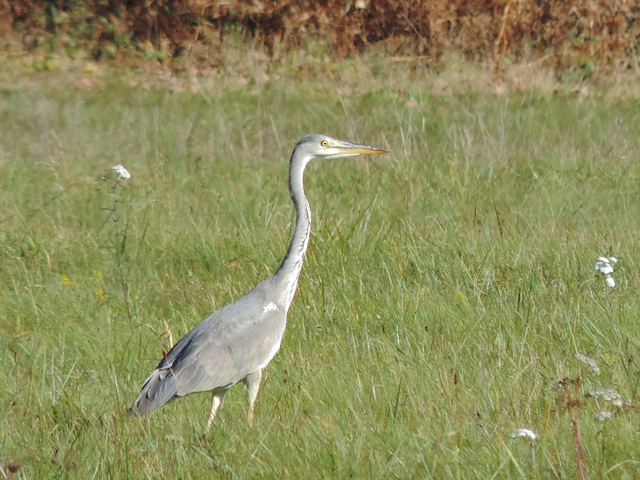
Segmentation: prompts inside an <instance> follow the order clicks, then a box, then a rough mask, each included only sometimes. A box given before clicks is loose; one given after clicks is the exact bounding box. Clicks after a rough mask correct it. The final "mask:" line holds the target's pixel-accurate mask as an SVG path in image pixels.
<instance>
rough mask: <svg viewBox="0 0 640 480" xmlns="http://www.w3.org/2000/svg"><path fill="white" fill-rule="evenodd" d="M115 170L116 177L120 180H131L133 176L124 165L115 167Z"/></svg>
mask: <svg viewBox="0 0 640 480" xmlns="http://www.w3.org/2000/svg"><path fill="white" fill-rule="evenodd" d="M113 170H114V171H115V172H116V175H118V177H119V178H123V179H125V180H128V179H130V178H131V174H130V173H129V171H128V170H127V169H126V168H124V167H123V166H122V165H116V166H115V167H113Z"/></svg>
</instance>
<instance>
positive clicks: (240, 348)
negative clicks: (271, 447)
mask: <svg viewBox="0 0 640 480" xmlns="http://www.w3.org/2000/svg"><path fill="white" fill-rule="evenodd" d="M372 153H388V152H387V150H383V149H381V148H376V147H370V146H367V145H358V144H354V143H349V142H345V141H342V140H336V139H335V138H331V137H327V136H325V135H318V134H310V135H306V136H304V137H302V139H300V141H299V142H298V143H297V144H296V146H295V148H294V149H293V153H292V154H291V160H290V163H289V194H290V196H291V200H292V202H293V206H294V209H295V214H296V222H295V227H294V229H293V235H292V238H291V244H290V245H289V249H288V250H287V253H286V254H285V257H284V260H283V261H282V264H281V265H280V268H278V270H277V271H276V273H275V274H274V275H273V276H272V277H270V278H268V279H266V280H264V281H263V282H261V283H259V284H258V285H256V286H255V287H254V288H253V290H251V291H250V292H249V293H247V294H246V295H244V296H243V297H241V298H239V299H237V300H236V301H234V302H233V303H230V304H229V305H227V306H225V307H223V308H221V309H220V310H218V311H216V312H214V313H212V314H211V315H210V316H209V317H207V318H206V319H204V320H203V321H202V322H200V323H199V324H198V325H196V326H195V327H194V328H193V330H191V331H190V332H189V333H187V334H186V335H185V336H184V337H182V338H181V339H180V340H179V341H178V343H176V344H175V345H174V346H173V348H172V349H171V350H170V351H169V353H167V354H165V355H164V358H163V359H162V361H160V363H159V364H158V366H157V367H156V369H155V370H154V371H153V372H152V373H151V375H149V377H148V378H147V379H146V380H145V382H144V385H143V386H142V390H141V392H140V394H139V395H138V398H136V400H135V402H134V403H133V406H132V407H131V408H130V409H129V413H130V414H131V413H136V414H147V413H150V412H153V411H154V410H156V409H158V408H160V407H162V406H163V405H164V404H165V403H167V402H168V401H170V400H173V399H175V398H179V397H184V396H186V395H189V394H191V393H196V392H208V391H211V392H213V399H212V402H211V413H210V414H209V419H208V421H207V426H206V430H205V431H208V430H209V428H210V427H211V424H212V423H213V421H214V420H215V418H216V412H217V411H218V408H219V407H220V404H221V403H222V398H223V396H224V394H225V393H226V391H227V390H228V389H229V388H231V387H232V386H233V385H235V384H236V383H239V382H240V381H242V382H243V383H244V385H245V387H246V390H247V400H248V403H249V409H248V421H249V424H250V425H252V424H253V408H254V402H255V400H256V397H257V395H258V389H259V388H260V379H261V377H262V370H263V369H264V368H265V367H266V366H267V364H268V363H269V362H270V361H271V359H272V358H273V357H274V355H275V354H276V352H277V351H278V349H279V348H280V342H281V341H282V336H283V334H284V329H285V325H286V321H287V311H288V310H289V306H290V305H291V301H292V300H293V295H294V294H295V291H296V287H297V285H298V278H299V277H300V271H301V269H302V262H303V260H304V256H305V253H306V251H307V246H308V244H309V235H310V233H311V209H310V207H309V202H308V201H307V198H306V196H305V194H304V185H303V174H304V169H305V167H306V166H307V164H308V163H309V162H310V161H311V160H314V159H335V158H342V157H352V156H356V155H364V154H372Z"/></svg>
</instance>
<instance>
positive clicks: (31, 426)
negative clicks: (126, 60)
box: [0, 64, 640, 478]
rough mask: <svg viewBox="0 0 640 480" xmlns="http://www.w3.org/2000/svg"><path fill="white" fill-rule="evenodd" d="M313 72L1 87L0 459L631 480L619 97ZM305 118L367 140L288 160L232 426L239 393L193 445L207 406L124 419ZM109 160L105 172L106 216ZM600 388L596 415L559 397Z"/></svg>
mask: <svg viewBox="0 0 640 480" xmlns="http://www.w3.org/2000/svg"><path fill="white" fill-rule="evenodd" d="M318 68H320V67H318V66H317V65H314V64H311V65H302V66H301V67H299V68H298V69H296V70H291V71H283V72H280V77H279V78H278V77H277V76H276V75H273V74H272V73H271V72H270V75H271V76H272V78H271V80H270V81H268V82H267V83H266V84H263V85H257V84H255V83H254V82H252V81H249V82H248V84H247V85H246V86H245V87H237V86H233V83H231V82H226V83H225V82H223V81H220V82H221V83H220V84H216V83H212V84H208V85H202V84H199V85H195V87H197V88H195V87H194V85H191V87H192V88H190V89H185V90H184V91H179V90H176V89H174V90H172V91H166V90H162V89H153V88H143V87H141V86H129V85H128V83H127V81H125V80H120V79H119V77H118V75H117V74H115V73H113V74H107V75H106V76H105V77H104V79H103V81H102V83H97V84H96V85H97V86H95V87H93V88H69V87H68V85H67V84H65V81H66V80H70V79H69V78H65V77H64V74H63V73H59V74H56V75H58V76H60V77H56V76H55V75H54V77H53V78H49V77H47V78H43V77H40V78H39V77H32V78H31V83H30V84H29V86H22V87H18V86H12V85H10V84H9V83H5V84H4V85H3V87H2V88H3V89H2V103H1V104H0V105H1V109H0V129H1V131H2V142H1V144H0V185H1V190H0V256H1V263H0V286H1V288H0V327H1V331H2V335H1V337H0V342H1V348H0V365H1V367H2V370H3V372H4V374H3V376H2V377H0V378H1V380H0V382H1V389H0V399H1V402H2V408H3V411H4V415H2V416H1V417H0V428H1V431H2V436H1V437H0V438H1V440H0V442H1V443H0V466H2V470H3V472H5V474H6V475H7V476H9V477H10V478H22V477H24V478H54V477H55V478H59V477H73V478H203V477H207V478H208V477H211V476H214V477H233V478H254V477H259V476H263V477H285V478H305V477H313V478H318V477H322V478H325V477H331V478H346V477H350V476H353V477H356V478H393V477H397V478H408V477H418V478H425V477H430V476H432V477H434V478H492V477H494V478H508V477H515V478H521V477H528V478H531V477H542V478H575V477H576V475H579V470H580V469H582V470H583V472H584V474H585V475H589V476H592V477H608V478H621V477H628V478H633V477H635V476H636V475H637V474H636V472H637V469H638V462H639V461H640V447H638V445H639V442H638V417H637V405H638V403H637V402H638V400H637V390H638V380H639V366H638V355H639V347H640V338H639V335H638V326H637V322H638V317H639V315H640V302H639V301H638V296H637V292H638V288H639V286H640V285H639V284H638V275H637V274H636V273H635V272H637V271H638V261H637V258H640V251H639V248H640V247H639V246H638V241H637V239H638V237H639V235H640V231H639V229H640V228H639V227H640V223H639V217H638V199H639V198H638V197H639V193H640V192H639V187H638V178H639V173H640V167H639V166H638V162H637V154H636V152H637V151H638V150H639V147H640V145H639V143H640V140H639V137H638V135H637V125H638V124H639V121H640V118H639V117H640V107H639V106H638V104H637V102H629V101H621V100H617V99H616V97H610V96H607V95H604V94H603V95H592V96H584V95H573V94H569V93H555V94H554V93H551V92H546V91H537V90H536V89H531V90H529V91H527V92H526V93H504V94H480V93H473V92H470V93H464V94H463V93H460V94H453V93H450V94H447V93H446V91H447V89H444V92H445V93H443V90H437V91H436V89H435V87H433V86H432V85H434V84H435V83H437V81H438V78H436V77H433V76H426V77H425V78H423V79H416V78H415V77H412V76H411V73H410V72H409V71H407V72H406V73H405V72H403V71H402V70H400V69H397V70H396V71H395V72H396V75H398V77H397V78H396V79H395V80H394V81H387V80H385V76H384V75H385V74H384V72H381V73H380V74H376V70H375V69H373V70H366V71H365V73H366V75H359V76H358V75H355V74H353V71H354V70H353V68H355V67H353V65H349V64H345V65H342V66H337V67H336V68H337V70H334V71H333V72H324V73H321V74H320V75H318V77H315V76H313V75H310V74H309V72H311V73H314V74H315V73H318V71H317V70H316V69H318ZM361 68H364V67H361ZM5 75H6V74H5ZM308 132H319V133H327V134H330V135H333V136H336V137H340V138H345V139H347V140H353V141H358V142H365V143H370V144H375V145H378V146H381V147H385V148H389V149H390V150H392V151H393V154H392V155H390V156H387V157H386V158H382V157H381V158H375V159H357V160H340V161H335V162H326V163H317V164H312V165H310V166H309V168H308V169H307V174H306V189H307V193H308V197H309V200H310V203H311V206H312V210H313V213H314V227H313V234H312V239H311V244H310V249H309V253H308V257H307V260H306V264H305V267H304V269H303V273H302V277H301V281H300V287H299V290H298V293H297V295H296V298H295V299H294V303H293V305H292V308H291V311H290V314H289V325H288V327H287V331H286V334H285V338H284V341H283V344H282V347H281V350H280V352H279V353H278V355H277V356H276V357H275V359H274V360H273V362H272V363H271V365H270V366H269V367H268V368H267V369H266V371H265V377H264V384H263V386H262V389H261V391H260V395H259V397H258V403H257V409H256V426H255V427H254V428H253V429H251V428H249V427H248V426H247V425H246V421H245V414H246V405H245V402H244V398H243V395H244V392H243V391H242V388H241V387H236V388H234V389H232V390H231V391H230V393H229V394H228V395H227V397H226V398H225V402H224V405H223V408H222V410H221V416H220V418H219V421H218V425H217V426H216V428H214V429H213V430H212V432H211V433H210V434H209V435H208V436H206V437H205V436H203V428H204V424H205V422H206V417H207V414H208V406H209V401H210V398H209V395H194V396H192V397H189V398H187V399H183V400H180V401H178V402H174V403H172V404H170V405H168V406H166V407H165V408H163V409H162V410H161V411H159V412H156V413H154V414H152V415H151V416H148V417H142V418H128V417H127V416H126V415H125V412H126V409H127V407H128V406H129V405H130V403H131V402H132V401H133V399H134V398H135V396H136V394H137V393H138V390H139V387H140V386H141V382H142V381H143V379H144V378H145V376H146V375H147V374H148V373H149V372H150V371H151V369H152V368H154V367H155V365H156V363H157V361H158V360H159V359H160V358H161V356H162V352H163V351H167V350H168V349H169V348H170V346H171V344H172V342H175V341H176V340H177V339H178V338H179V337H180V336H182V335H183V334H184V333H186V332H187V331H188V330H189V329H191V328H192V327H193V326H194V325H195V324H196V323H197V322H199V321H200V320H201V319H202V318H204V317H205V316H206V315H208V313H210V312H211V311H213V310H214V309H216V308H219V307H221V306H223V305H224V304H226V303H227V302H229V301H231V300H233V299H235V298H237V297H238V296H239V295H242V294H243V293H245V292H246V291H247V290H249V289H250V288H251V287H252V286H253V285H254V284H255V283H256V282H258V281H260V280H261V279H264V278H265V277H267V276H268V275H270V274H271V273H273V272H274V270H275V268H276V267H277V265H278V264H279V262H280V260H281V259H282V256H283V254H284V252H285V250H286V246H287V244H288V241H289V235H290V228H291V222H292V208H291V206H290V201H289V198H288V192H287V189H286V187H287V178H286V175H287V167H288V164H287V158H288V156H289V155H290V151H291V148H292V147H293V145H294V144H295V142H296V141H297V140H298V138H299V137H300V136H301V135H302V134H304V133H308ZM116 164H122V165H124V166H125V167H126V168H127V169H128V170H129V172H130V173H131V175H132V178H131V179H130V180H123V181H121V185H120V186H119V189H118V213H119V215H118V216H117V217H114V216H113V215H112V212H113V208H114V205H115V204H114V202H115V199H114V190H113V189H114V185H115V182H116V179H115V176H114V172H113V171H112V170H111V167H112V166H113V165H116ZM116 219H117V222H116V221H114V220H116ZM605 254H606V255H614V256H616V257H617V258H618V259H619V262H618V264H617V268H616V271H615V273H614V278H615V280H616V282H617V285H616V287H615V288H613V289H609V288H606V287H605V285H604V279H603V278H602V277H601V276H598V274H597V273H596V272H595V270H594V269H593V264H594V263H595V261H596V259H597V257H598V256H600V255H605ZM125 295H126V297H125ZM125 298H126V302H125ZM127 308H129V310H130V314H128V312H127ZM577 354H582V355H586V356H587V357H589V358H591V359H593V360H594V361H595V362H596V364H597V365H598V366H599V370H600V372H599V374H597V373H596V372H595V371H594V369H593V368H592V367H590V366H589V365H588V364H586V363H584V362H583V361H580V359H579V358H581V357H576V355H577ZM606 389H615V390H616V391H617V392H618V393H619V394H620V395H621V396H622V402H621V403H619V405H618V406H615V405H614V404H613V403H612V402H610V401H606V400H604V399H603V397H602V396H600V397H598V398H597V399H594V398H593V397H585V396H584V394H585V393H589V392H593V391H598V390H606ZM601 411H608V412H610V413H611V414H612V416H611V418H609V419H607V420H605V421H600V420H597V419H596V418H595V416H594V415H595V414H596V413H598V412H601ZM576 426H577V427H579V435H578V434H576V428H575V427H576ZM521 427H525V428H529V429H531V430H533V431H534V432H535V433H536V434H537V439H536V440H533V441H531V440H529V439H527V438H524V437H523V438H511V434H512V433H513V432H515V431H516V430H517V429H518V428H521ZM578 447H580V448H578ZM12 472H13V473H12Z"/></svg>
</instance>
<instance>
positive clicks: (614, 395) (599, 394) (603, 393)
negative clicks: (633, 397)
mask: <svg viewBox="0 0 640 480" xmlns="http://www.w3.org/2000/svg"><path fill="white" fill-rule="evenodd" d="M584 396H585V397H593V398H595V399H596V400H598V398H601V399H602V400H604V401H605V402H611V404H612V405H614V406H616V407H620V408H623V407H630V406H631V402H629V401H627V400H625V399H624V398H623V397H622V395H620V394H619V393H618V392H616V391H615V390H614V389H612V388H610V389H608V390H594V391H593V392H587V393H585V394H584Z"/></svg>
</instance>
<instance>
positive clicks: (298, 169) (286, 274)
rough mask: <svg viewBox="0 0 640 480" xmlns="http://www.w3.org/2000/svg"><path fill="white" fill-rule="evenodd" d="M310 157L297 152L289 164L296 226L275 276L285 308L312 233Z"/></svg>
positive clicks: (290, 297) (290, 189) (296, 284)
mask: <svg viewBox="0 0 640 480" xmlns="http://www.w3.org/2000/svg"><path fill="white" fill-rule="evenodd" d="M307 163H308V159H306V158H300V157H297V156H296V154H295V152H294V154H293V156H292V157H291V163H290V165H289V194H290V195H291V200H292V201H293V207H294V209H295V212H296V226H295V228H294V229H293V237H292V238H291V245H289V250H287V254H286V255H285V257H284V260H283V261H282V264H281V265H280V268H278V271H277V272H276V273H275V275H274V278H275V279H276V281H277V282H278V283H279V284H280V286H281V288H282V290H281V291H282V294H283V295H282V301H283V303H284V306H285V309H289V305H291V301H292V300H293V295H294V294H295V292H296V287H297V286H298V278H299V277H300V271H301V270H302V262H303V261H304V255H305V253H306V252H307V246H308V245H309V235H310V234H311V208H310V207H309V202H308V201H307V197H305V195H304V185H303V174H304V168H305V167H306V165H307Z"/></svg>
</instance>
